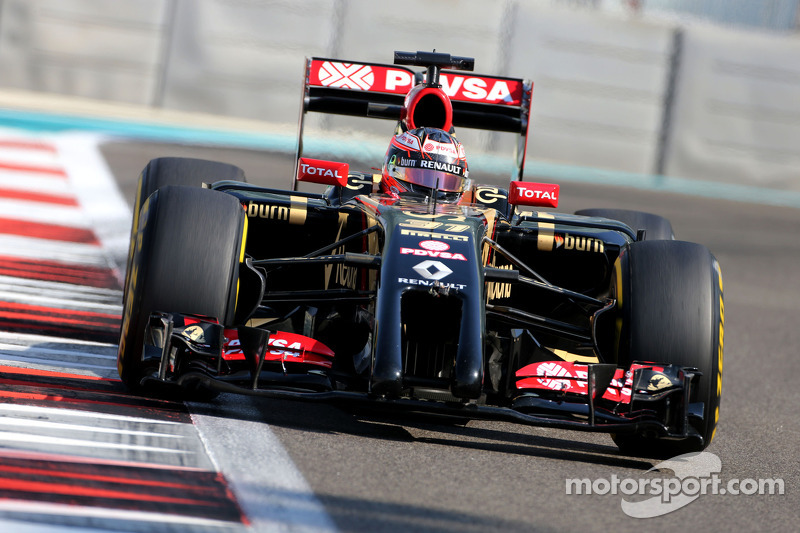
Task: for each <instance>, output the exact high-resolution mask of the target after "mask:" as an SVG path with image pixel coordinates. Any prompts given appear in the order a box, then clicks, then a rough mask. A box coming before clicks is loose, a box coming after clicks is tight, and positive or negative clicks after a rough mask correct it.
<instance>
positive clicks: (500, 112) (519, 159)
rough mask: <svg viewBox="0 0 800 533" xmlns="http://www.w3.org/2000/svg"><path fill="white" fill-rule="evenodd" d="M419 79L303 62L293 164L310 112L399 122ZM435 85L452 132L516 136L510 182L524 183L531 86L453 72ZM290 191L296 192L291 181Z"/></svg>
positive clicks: (350, 65)
mask: <svg viewBox="0 0 800 533" xmlns="http://www.w3.org/2000/svg"><path fill="white" fill-rule="evenodd" d="M423 76H424V73H423V72H414V71H413V70H411V69H408V68H405V67H402V66H398V65H385V64H380V63H359V62H347V63H345V62H343V61H341V60H337V59H325V58H319V57H313V58H311V59H308V58H307V59H306V68H305V74H304V81H303V101H302V111H301V113H300V120H299V125H298V136H297V153H296V158H295V161H297V160H299V159H300V157H302V155H303V122H304V118H305V114H306V113H308V112H310V111H314V112H318V113H330V114H337V115H349V116H357V117H368V118H382V119H388V120H395V121H397V120H400V118H401V112H402V110H403V101H404V99H405V95H406V94H407V93H408V91H409V90H411V88H412V87H414V86H415V85H417V84H418V83H421V82H422V81H423ZM439 80H440V83H441V85H442V90H443V91H444V92H445V94H447V96H448V97H449V98H450V101H451V103H452V105H453V126H454V127H457V128H458V127H461V128H473V129H480V130H487V131H502V132H511V133H516V134H517V135H518V138H517V145H516V149H515V162H516V169H515V171H514V173H513V175H512V179H515V180H522V173H523V169H524V167H525V151H526V148H527V139H528V125H529V122H530V121H529V119H530V109H531V92H532V91H533V83H532V82H530V81H529V80H522V79H516V78H505V77H499V76H484V75H480V74H474V75H473V74H472V73H471V72H466V73H465V72H457V71H452V70H443V71H442V72H441V75H440V78H439ZM295 175H296V172H295ZM292 188H293V189H294V188H295V179H294V177H293V178H292Z"/></svg>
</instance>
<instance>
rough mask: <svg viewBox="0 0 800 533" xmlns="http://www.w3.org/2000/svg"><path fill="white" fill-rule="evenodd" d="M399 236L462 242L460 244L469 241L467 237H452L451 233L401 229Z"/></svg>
mask: <svg viewBox="0 0 800 533" xmlns="http://www.w3.org/2000/svg"><path fill="white" fill-rule="evenodd" d="M400 235H408V236H410V237H424V238H426V239H440V240H443V241H462V242H468V241H469V236H467V235H453V234H451V233H435V232H432V231H419V230H415V229H401V230H400Z"/></svg>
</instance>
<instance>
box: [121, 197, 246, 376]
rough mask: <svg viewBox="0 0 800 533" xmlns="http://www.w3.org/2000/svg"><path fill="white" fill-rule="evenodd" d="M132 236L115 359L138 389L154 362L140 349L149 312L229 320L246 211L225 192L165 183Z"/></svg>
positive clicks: (147, 204)
mask: <svg viewBox="0 0 800 533" xmlns="http://www.w3.org/2000/svg"><path fill="white" fill-rule="evenodd" d="M140 215H141V216H140V217H139V224H138V226H137V228H136V232H135V233H134V236H133V240H132V245H131V248H132V252H133V254H132V260H131V271H130V272H131V274H130V276H129V277H128V281H127V283H126V285H125V292H124V296H123V317H122V328H121V331H120V343H119V352H118V358H117V364H118V370H119V375H120V378H121V379H122V381H123V382H124V383H125V385H127V386H128V387H129V388H131V389H133V390H140V391H141V381H142V378H143V377H145V376H147V375H149V374H152V373H153V372H154V371H155V370H156V369H157V368H158V364H159V361H158V360H154V359H146V358H145V356H144V334H145V328H146V326H147V323H148V321H149V317H150V314H151V313H152V312H155V311H160V312H172V313H182V314H191V315H202V316H206V317H213V318H216V319H217V320H219V322H220V323H222V324H223V325H230V324H231V323H232V322H233V317H234V312H235V307H236V297H237V287H238V276H239V262H240V261H241V258H242V256H243V250H244V240H245V232H246V219H245V212H244V210H243V209H242V206H241V205H240V203H239V201H238V200H237V199H236V198H235V197H233V196H231V195H228V194H225V193H223V192H219V191H213V190H209V189H202V188H194V187H178V186H167V187H162V188H160V189H158V191H156V192H155V193H153V194H152V195H151V196H150V197H149V198H148V199H146V200H145V201H144V203H143V204H142V209H141V214H140Z"/></svg>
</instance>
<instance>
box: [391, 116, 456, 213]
mask: <svg viewBox="0 0 800 533" xmlns="http://www.w3.org/2000/svg"><path fill="white" fill-rule="evenodd" d="M468 176H469V171H468V170H467V159H466V157H465V155H464V147H463V146H461V143H460V142H458V140H456V138H455V137H454V136H452V135H450V134H449V133H447V132H446V131H444V130H440V129H438V128H416V129H413V130H408V131H406V132H403V133H400V134H398V135H395V136H394V137H392V142H391V144H389V149H388V150H387V151H386V159H385V160H384V162H383V179H382V180H381V188H382V189H383V191H384V192H386V193H388V194H392V195H394V196H397V195H399V194H401V193H403V192H407V191H411V192H416V193H421V194H425V195H426V196H431V195H432V194H433V193H434V191H436V196H437V198H438V199H441V200H457V199H458V198H459V197H460V196H461V194H462V193H463V192H465V191H466V190H468V189H469V184H470V181H469V179H468Z"/></svg>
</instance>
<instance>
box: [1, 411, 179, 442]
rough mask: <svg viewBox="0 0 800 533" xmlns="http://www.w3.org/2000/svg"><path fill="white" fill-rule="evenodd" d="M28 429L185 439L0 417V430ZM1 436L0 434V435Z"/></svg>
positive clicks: (164, 434) (126, 430) (154, 433)
mask: <svg viewBox="0 0 800 533" xmlns="http://www.w3.org/2000/svg"><path fill="white" fill-rule="evenodd" d="M2 427H14V428H30V429H55V430H59V431H64V432H68V431H77V432H81V431H82V432H87V433H108V434H111V435H136V436H141V437H157V438H162V437H163V438H165V439H185V438H186V437H184V436H183V435H176V434H174V433H156V432H152V431H137V430H132V429H116V428H104V427H98V426H84V425H82V424H65V423H63V422H51V421H49V420H30V419H25V418H9V417H4V416H0V428H2ZM0 435H2V433H0Z"/></svg>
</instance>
